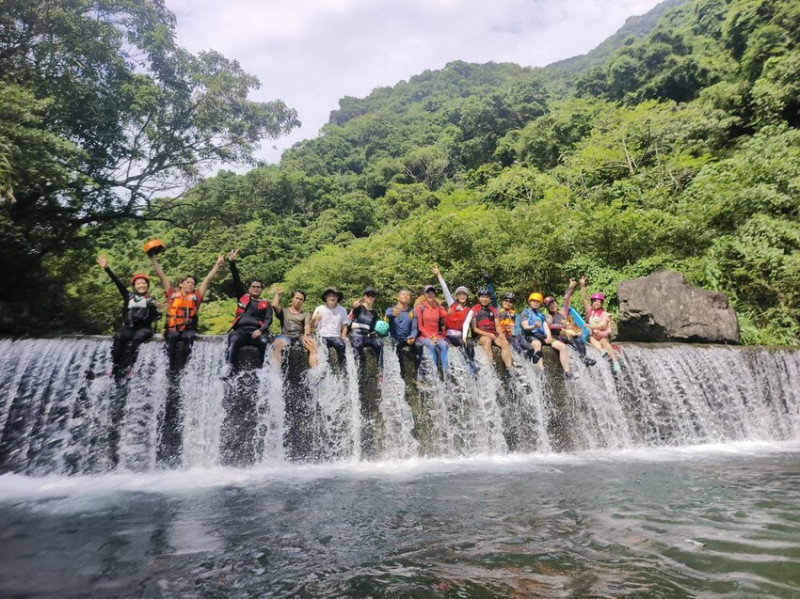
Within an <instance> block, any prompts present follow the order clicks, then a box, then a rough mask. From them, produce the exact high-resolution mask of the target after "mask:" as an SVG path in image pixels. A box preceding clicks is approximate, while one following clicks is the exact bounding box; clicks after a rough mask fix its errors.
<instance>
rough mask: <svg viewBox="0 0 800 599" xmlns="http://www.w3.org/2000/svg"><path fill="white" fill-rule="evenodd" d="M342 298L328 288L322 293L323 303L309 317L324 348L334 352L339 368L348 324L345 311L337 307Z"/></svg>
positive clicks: (339, 292)
mask: <svg viewBox="0 0 800 599" xmlns="http://www.w3.org/2000/svg"><path fill="white" fill-rule="evenodd" d="M343 298H344V294H342V292H341V291H339V290H338V289H337V288H336V287H328V288H327V289H325V291H323V292H322V301H323V302H325V303H324V304H322V305H321V306H317V307H316V308H315V309H314V314H313V315H312V316H311V326H312V327H314V328H316V330H317V333H319V336H320V339H321V340H322V342H323V343H324V344H325V346H326V347H328V348H329V349H330V348H333V349H334V350H336V354H337V355H338V356H339V365H340V366H344V361H345V348H346V347H347V346H346V343H347V326H348V324H349V321H348V318H347V310H345V309H344V308H342V307H341V306H340V305H339V302H341V301H342V299H343Z"/></svg>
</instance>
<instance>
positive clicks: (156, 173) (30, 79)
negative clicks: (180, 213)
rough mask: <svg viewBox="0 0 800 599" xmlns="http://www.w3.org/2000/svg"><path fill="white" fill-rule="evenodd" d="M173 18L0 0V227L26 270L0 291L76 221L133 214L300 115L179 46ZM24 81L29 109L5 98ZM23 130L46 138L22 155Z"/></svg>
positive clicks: (14, 292)
mask: <svg viewBox="0 0 800 599" xmlns="http://www.w3.org/2000/svg"><path fill="white" fill-rule="evenodd" d="M174 27H175V20H174V17H173V15H172V14H171V13H170V12H169V11H168V10H167V9H166V8H165V6H164V4H163V2H162V1H161V0H157V1H149V0H70V1H69V2H62V3H54V2H50V1H41V2H21V1H19V0H4V1H2V2H0V80H2V86H3V87H4V88H5V91H4V92H3V95H2V98H0V102H2V104H3V111H4V114H5V115H6V118H8V119H9V120H10V123H8V122H7V124H6V125H5V126H4V129H5V130H6V131H8V130H11V131H12V134H11V137H6V140H5V142H4V143H5V144H6V145H8V144H9V143H11V144H12V149H11V151H10V152H8V153H6V155H5V160H6V162H7V164H8V166H7V170H8V171H9V172H10V173H11V175H9V177H10V187H11V188H13V190H14V199H15V201H14V202H5V204H4V205H3V219H4V221H5V222H6V226H5V227H4V230H5V229H8V228H11V229H13V232H12V233H10V235H11V237H12V238H19V237H21V238H23V239H24V240H25V241H26V244H27V248H26V251H25V252H16V253H14V254H11V255H10V256H9V257H8V260H6V261H4V262H10V261H11V262H14V263H15V264H17V265H18V267H19V268H17V269H15V270H14V271H12V273H11V275H12V276H14V277H16V278H17V279H19V278H24V279H27V280H25V281H22V284H21V285H18V286H6V285H4V286H3V291H2V293H0V301H2V300H8V299H13V298H15V297H20V295H23V296H24V295H28V294H29V293H30V290H31V288H32V285H33V282H34V281H36V280H37V275H39V274H41V273H40V271H38V264H39V263H40V261H41V258H42V256H43V255H45V254H46V253H47V252H51V251H54V250H55V249H57V248H59V247H63V245H64V243H65V241H66V239H68V238H69V236H70V235H72V234H73V233H75V232H76V231H77V230H78V228H79V227H80V226H82V225H85V224H88V223H104V222H108V221H111V220H117V219H120V218H126V217H139V216H141V215H142V213H141V210H142V209H143V208H145V207H147V206H148V205H150V204H151V202H152V200H153V199H154V198H155V197H156V195H157V194H159V193H163V192H165V191H166V190H174V189H176V187H177V186H179V185H184V184H185V183H186V182H191V181H194V180H196V179H197V177H198V176H199V174H200V172H201V170H200V169H201V167H202V166H203V165H204V164H207V165H210V164H214V163H218V162H220V161H221V162H248V161H251V160H252V153H253V151H254V149H255V148H256V145H257V143H258V142H259V141H260V140H261V139H263V138H264V137H276V136H278V135H281V134H283V133H285V132H287V131H289V130H290V129H292V128H293V127H294V126H296V125H297V124H298V122H297V120H296V115H295V112H294V111H293V110H291V109H289V108H287V107H286V106H285V105H284V104H283V103H282V102H280V101H275V102H254V101H251V100H249V99H248V98H247V95H248V93H249V92H250V91H251V90H252V89H254V88H256V87H257V86H258V81H257V80H256V79H255V77H253V76H251V75H248V74H246V73H245V72H244V71H242V69H241V68H240V67H239V65H238V64H237V63H236V62H235V61H230V60H228V59H226V58H224V57H223V56H222V55H220V54H218V53H216V52H207V53H202V54H200V55H198V56H193V55H192V54H189V53H188V52H186V51H185V50H183V49H181V48H180V47H178V46H177V45H176V44H175V41H174ZM25 94H27V97H28V98H30V99H31V100H33V101H32V102H31V103H30V107H31V109H30V110H29V111H27V112H21V111H19V110H15V109H14V106H17V107H19V106H20V98H23V97H25V96H24V95H25ZM9 117H10V118H9ZM23 130H26V131H28V135H35V134H34V132H33V131H32V130H38V132H39V134H38V138H39V141H40V142H41V143H40V146H42V145H44V146H47V147H49V148H50V149H49V151H47V148H45V150H46V151H44V152H43V153H42V155H41V157H38V156H34V157H33V162H32V163H30V164H23V160H22V157H23V154H25V153H26V152H27V150H25V149H22V148H21V147H20V145H18V144H19V143H21V141H22V140H19V139H18V137H15V136H17V135H18V134H21V132H22V131H23ZM56 145H57V146H59V147H58V152H56V151H55V149H54V148H55V146H56ZM67 149H69V150H71V151H63V152H62V150H67ZM56 154H57V159H56V160H54V159H53V158H54V156H55V155H56ZM27 157H28V158H30V157H31V156H30V155H29V156H27ZM52 171H58V172H56V173H54V174H55V175H58V176H57V177H56V176H50V174H51V173H52ZM8 186H9V183H6V185H4V187H8ZM159 216H160V215H159V213H158V211H157V210H156V211H150V212H149V213H148V217H149V218H158V217H159ZM74 240H75V241H80V240H81V238H80V237H78V238H74ZM0 241H5V239H3V240H0Z"/></svg>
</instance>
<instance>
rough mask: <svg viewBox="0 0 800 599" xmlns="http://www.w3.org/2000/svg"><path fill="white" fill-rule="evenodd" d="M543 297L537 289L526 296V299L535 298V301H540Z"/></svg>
mask: <svg viewBox="0 0 800 599" xmlns="http://www.w3.org/2000/svg"><path fill="white" fill-rule="evenodd" d="M543 299H544V297H542V294H541V293H539V292H538V291H534V292H533V293H531V294H530V295H529V296H528V301H531V300H536V301H537V302H541V301H542V300H543Z"/></svg>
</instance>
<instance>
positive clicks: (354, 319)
mask: <svg viewBox="0 0 800 599" xmlns="http://www.w3.org/2000/svg"><path fill="white" fill-rule="evenodd" d="M377 322H378V312H377V311H376V310H367V309H366V308H365V307H364V306H358V307H357V308H353V310H352V311H351V312H350V344H351V345H352V346H353V349H354V350H356V355H357V356H359V358H363V357H364V348H365V347H371V348H372V351H374V352H375V357H376V358H377V359H378V364H383V343H381V342H380V339H378V338H377V334H376V333H375V323H377Z"/></svg>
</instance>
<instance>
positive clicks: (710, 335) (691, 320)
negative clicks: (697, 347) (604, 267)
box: [617, 271, 739, 343]
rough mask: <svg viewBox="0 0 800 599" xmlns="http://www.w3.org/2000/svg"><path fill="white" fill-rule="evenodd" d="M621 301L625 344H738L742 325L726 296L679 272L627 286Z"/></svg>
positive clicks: (621, 336)
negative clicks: (678, 342) (675, 342)
mask: <svg viewBox="0 0 800 599" xmlns="http://www.w3.org/2000/svg"><path fill="white" fill-rule="evenodd" d="M617 300H618V302H619V315H618V319H617V335H618V336H617V338H618V339H619V340H620V341H682V342H690V343H739V322H738V320H737V318H736V312H735V311H734V310H733V309H732V308H729V307H728V299H727V298H726V297H725V295H723V294H722V293H719V292H717V291H707V290H705V289H700V288H699V287H692V286H691V285H689V284H688V283H687V282H686V277H684V276H683V275H682V274H681V273H679V272H673V271H662V272H656V273H653V274H651V275H648V276H646V277H640V278H638V279H631V280H630V281H624V282H622V283H620V284H619V286H618V287H617Z"/></svg>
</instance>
